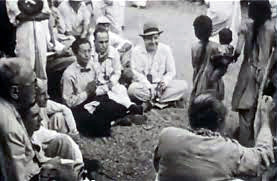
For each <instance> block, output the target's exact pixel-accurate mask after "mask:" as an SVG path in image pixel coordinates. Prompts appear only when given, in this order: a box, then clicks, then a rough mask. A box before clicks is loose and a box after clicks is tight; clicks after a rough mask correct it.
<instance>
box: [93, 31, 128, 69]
mask: <svg viewBox="0 0 277 181" xmlns="http://www.w3.org/2000/svg"><path fill="white" fill-rule="evenodd" d="M90 42H91V44H94V36H93V34H92V35H91V36H90ZM126 43H127V44H130V45H132V46H133V44H132V42H130V41H129V40H127V39H125V38H124V37H122V35H119V34H116V33H114V32H112V31H109V44H110V45H111V46H112V47H114V48H115V49H116V50H119V49H121V48H122V47H123V45H125V44H126ZM127 61H129V59H128V58H122V59H121V65H122V66H124V65H126V64H127V63H128V62H127Z"/></svg>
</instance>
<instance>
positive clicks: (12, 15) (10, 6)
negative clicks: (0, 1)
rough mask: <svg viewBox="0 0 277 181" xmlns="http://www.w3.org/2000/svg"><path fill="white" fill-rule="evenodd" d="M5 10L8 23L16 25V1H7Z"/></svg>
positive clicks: (17, 12) (17, 13)
mask: <svg viewBox="0 0 277 181" xmlns="http://www.w3.org/2000/svg"><path fill="white" fill-rule="evenodd" d="M6 8H7V12H8V16H9V19H10V22H11V23H12V24H14V25H17V24H18V21H17V20H16V17H17V16H18V15H19V14H20V10H19V9H18V6H17V1H16V0H14V1H10V0H7V1H6Z"/></svg>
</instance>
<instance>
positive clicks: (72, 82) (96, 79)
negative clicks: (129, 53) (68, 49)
mask: <svg viewBox="0 0 277 181" xmlns="http://www.w3.org/2000/svg"><path fill="white" fill-rule="evenodd" d="M94 35H95V41H94V43H95V47H96V50H95V51H96V53H95V54H94V55H93V53H92V47H91V44H90V42H89V41H88V40H86V39H77V40H76V41H75V42H74V43H73V44H72V50H73V52H74V53H75V55H76V58H77V61H76V62H74V63H73V64H71V65H70V66H69V67H68V68H67V69H66V70H65V72H64V74H63V78H62V90H63V99H64V101H65V103H66V104H67V105H68V106H69V107H70V108H71V109H72V112H73V114H74V117H75V119H76V121H77V124H79V130H80V131H81V132H84V131H85V132H87V133H89V134H90V135H94V136H109V135H110V126H111V125H110V124H111V122H112V121H115V120H116V119H118V118H122V117H124V116H126V115H127V114H141V113H142V108H141V109H140V107H138V106H136V105H135V104H134V103H132V102H131V101H130V99H129V97H128V95H127V90H126V88H125V87H124V86H122V85H120V84H119V83H118V79H119V77H120V73H121V66H120V62H119V61H120V60H119V55H118V53H117V52H116V51H115V50H114V49H113V48H112V47H109V46H108V45H109V36H108V32H107V31H106V30H105V29H96V30H95V32H94ZM124 88H125V89H124Z"/></svg>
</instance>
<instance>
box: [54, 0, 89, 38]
mask: <svg viewBox="0 0 277 181" xmlns="http://www.w3.org/2000/svg"><path fill="white" fill-rule="evenodd" d="M58 10H59V11H60V14H61V16H62V18H63V21H64V23H65V29H66V31H67V32H70V34H71V35H74V36H82V37H84V36H85V35H86V33H87V32H88V28H89V24H90V12H89V10H88V8H87V7H86V5H85V3H84V2H82V3H81V5H80V7H79V9H78V11H77V12H75V11H74V10H73V9H72V7H71V6H70V4H69V2H68V1H63V2H62V3H61V4H60V5H59V7H58Z"/></svg>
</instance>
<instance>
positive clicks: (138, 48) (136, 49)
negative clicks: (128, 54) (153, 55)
mask: <svg viewBox="0 0 277 181" xmlns="http://www.w3.org/2000/svg"><path fill="white" fill-rule="evenodd" d="M145 52H146V50H145V46H144V45H140V44H139V45H136V46H135V47H134V49H133V53H145Z"/></svg>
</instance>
